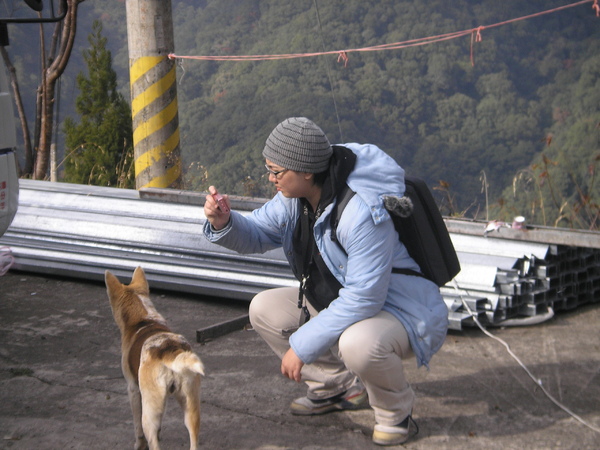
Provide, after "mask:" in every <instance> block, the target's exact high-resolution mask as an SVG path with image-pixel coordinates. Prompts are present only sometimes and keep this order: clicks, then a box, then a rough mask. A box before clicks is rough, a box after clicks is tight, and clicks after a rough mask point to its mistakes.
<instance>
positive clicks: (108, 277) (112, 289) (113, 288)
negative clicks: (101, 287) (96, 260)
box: [104, 270, 123, 297]
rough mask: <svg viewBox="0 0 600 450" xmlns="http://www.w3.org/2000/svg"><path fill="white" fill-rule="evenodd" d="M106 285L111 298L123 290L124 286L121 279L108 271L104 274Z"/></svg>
mask: <svg viewBox="0 0 600 450" xmlns="http://www.w3.org/2000/svg"><path fill="white" fill-rule="evenodd" d="M104 283H105V284H106V291H107V292H108V296H109V297H112V296H113V295H116V293H117V292H118V291H120V290H121V289H123V285H122V284H121V282H120V281H119V279H118V278H117V277H115V276H114V275H113V274H112V273H110V272H109V271H108V270H107V271H106V272H104Z"/></svg>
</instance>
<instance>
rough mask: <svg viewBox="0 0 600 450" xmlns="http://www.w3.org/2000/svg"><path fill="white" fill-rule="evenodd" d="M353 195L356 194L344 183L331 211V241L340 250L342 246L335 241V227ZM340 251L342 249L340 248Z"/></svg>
mask: <svg viewBox="0 0 600 450" xmlns="http://www.w3.org/2000/svg"><path fill="white" fill-rule="evenodd" d="M354 194H356V192H354V191H353V190H352V189H350V187H349V186H348V185H347V184H345V183H344V187H343V188H342V190H341V191H340V192H339V194H338V195H337V201H336V202H335V205H334V206H333V209H332V210H331V240H332V241H333V242H335V243H336V244H337V245H339V246H340V248H342V245H341V244H340V242H339V241H338V239H337V227H338V224H339V223H340V218H341V217H342V213H343V212H344V209H346V205H347V204H348V202H349V201H350V200H351V199H352V197H354ZM342 250H344V249H343V248H342ZM344 252H346V250H344Z"/></svg>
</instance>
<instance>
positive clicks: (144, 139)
mask: <svg viewBox="0 0 600 450" xmlns="http://www.w3.org/2000/svg"><path fill="white" fill-rule="evenodd" d="M126 8H127V37H128V45H129V78H130V88H131V114H132V117H133V145H134V157H135V178H136V183H135V184H136V188H137V189H140V188H143V187H159V188H175V189H178V188H180V187H181V157H180V148H179V118H178V112H177V83H176V75H175V62H174V61H173V60H170V59H169V58H168V56H167V55H168V54H169V53H172V52H173V51H174V39H173V20H172V14H171V0H126Z"/></svg>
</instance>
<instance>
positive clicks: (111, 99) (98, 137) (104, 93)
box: [64, 21, 135, 188]
mask: <svg viewBox="0 0 600 450" xmlns="http://www.w3.org/2000/svg"><path fill="white" fill-rule="evenodd" d="M88 41H89V44H90V48H89V49H88V50H84V51H83V57H84V60H85V62H86V63H87V68H88V73H87V76H86V75H85V74H84V73H83V72H81V73H79V75H78V76H77V87H78V88H79V91H80V94H79V96H78V97H77V99H76V102H75V108H76V111H77V113H78V114H79V117H80V121H79V123H75V121H74V120H73V119H71V118H67V119H66V120H65V124H64V130H65V135H66V155H65V164H64V166H65V173H64V180H65V181H67V182H71V183H81V184H94V185H101V186H116V187H126V188H132V187H134V186H135V177H134V174H133V164H132V160H133V143H132V141H133V135H132V128H131V127H132V125H131V109H130V107H129V104H128V103H127V101H126V100H125V98H124V97H123V95H122V94H120V93H119V92H118V91H117V75H116V73H115V71H114V70H113V69H112V56H111V52H110V51H109V50H107V49H106V38H105V37H102V25H101V23H100V22H99V21H95V22H94V24H93V26H92V33H91V34H90V35H89V37H88Z"/></svg>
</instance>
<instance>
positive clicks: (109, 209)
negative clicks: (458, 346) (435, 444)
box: [0, 180, 600, 329]
mask: <svg viewBox="0 0 600 450" xmlns="http://www.w3.org/2000/svg"><path fill="white" fill-rule="evenodd" d="M231 200H232V203H233V205H232V206H233V207H234V208H235V209H236V210H238V211H242V213H249V211H250V210H252V209H254V208H256V207H258V206H259V205H260V204H262V202H263V201H264V200H261V199H248V198H232V199H231ZM203 202H204V195H203V194H199V193H190V192H179V191H168V190H147V191H141V192H138V191H133V190H123V189H113V188H102V187H97V186H81V185H70V184H63V183H48V182H40V181H31V180H21V183H20V199H19V210H18V213H17V215H16V216H15V219H14V220H13V223H12V225H11V227H10V228H9V229H8V230H7V231H6V233H5V234H4V236H2V237H0V246H9V247H10V248H11V250H12V252H13V255H14V256H15V258H16V264H15V266H14V267H15V268H16V269H18V270H23V271H33V272H39V273H44V274H53V275H63V276H69V277H80V278H85V279H90V280H102V279H103V277H104V271H105V270H106V269H109V270H111V271H113V272H114V273H116V274H117V275H119V276H121V277H123V278H124V279H126V278H127V277H129V276H130V275H131V273H132V271H133V269H134V268H135V267H137V266H138V265H141V266H143V267H144V269H145V271H146V273H147V275H148V279H149V281H150V284H151V286H152V287H154V288H162V289H169V290H175V291H181V292H189V293H198V294H202V295H209V296H215V297H222V298H229V299H241V300H249V299H251V298H252V297H253V296H254V295H255V294H256V293H257V292H259V291H261V290H263V289H267V288H271V287H278V286H295V285H297V282H296V281H295V280H294V278H293V276H292V274H291V272H290V270H289V268H288V265H287V261H286V259H285V257H284V255H283V252H282V251H281V250H275V251H271V252H268V253H266V254H264V255H238V254H237V253H234V252H231V251H229V250H226V249H223V248H222V247H219V246H216V245H213V244H210V243H209V242H207V241H206V239H204V237H203V235H202V226H203V224H204V223H205V220H206V219H205V217H204V213H203V209H202V205H203ZM244 211H245V212H244ZM446 225H447V226H448V229H449V231H450V235H451V237H452V240H453V243H454V246H455V248H456V250H457V252H458V255H459V260H460V263H461V266H462V271H461V272H460V273H459V274H458V276H457V277H456V279H455V280H454V281H453V282H452V283H449V284H448V285H447V286H445V287H443V288H442V294H443V296H444V299H445V301H446V303H447V305H448V311H449V312H448V318H449V321H450V327H451V328H452V329H461V328H462V327H463V326H467V325H470V324H472V323H473V317H472V314H474V315H475V316H476V317H477V318H478V319H479V320H480V321H481V322H482V323H483V324H484V325H485V324H488V325H501V324H503V323H507V321H508V320H512V319H518V318H522V317H526V318H527V317H536V316H538V317H540V316H543V315H544V314H546V313H547V312H548V308H552V309H553V310H555V311H558V310H561V309H571V308H575V307H577V306H579V305H582V304H585V303H589V302H596V301H599V300H600V233H593V232H584V231H580V230H559V229H542V228H539V227H538V228H529V229H525V230H512V229H502V230H499V231H497V232H493V233H492V234H489V235H487V236H485V235H484V229H485V224H482V223H475V222H469V221H458V220H446ZM465 305H467V306H468V308H467V306H465ZM469 310H470V311H469Z"/></svg>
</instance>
